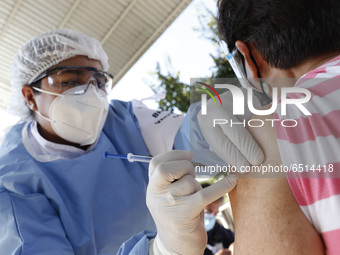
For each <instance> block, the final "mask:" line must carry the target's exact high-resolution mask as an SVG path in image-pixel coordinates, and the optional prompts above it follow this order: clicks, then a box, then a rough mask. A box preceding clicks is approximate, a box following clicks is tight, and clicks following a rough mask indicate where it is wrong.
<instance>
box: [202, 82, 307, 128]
mask: <svg viewBox="0 0 340 255" xmlns="http://www.w3.org/2000/svg"><path fill="white" fill-rule="evenodd" d="M198 83H199V84H201V85H204V86H206V87H207V88H209V89H210V90H211V91H213V93H214V94H215V95H216V97H217V98H218V99H219V101H220V104H221V106H222V103H223V102H222V101H221V98H220V96H219V94H218V93H217V92H216V90H215V89H214V88H213V87H212V86H209V85H207V84H205V83H201V82H198ZM214 87H215V88H217V89H228V90H229V91H230V93H231V95H232V98H233V104H232V107H233V109H232V111H233V115H236V116H237V115H244V114H245V107H246V106H247V107H248V109H249V111H250V112H251V113H253V114H255V115H261V116H264V115H269V114H272V113H274V112H275V111H276V109H277V107H278V102H279V98H278V88H273V89H272V104H271V107H270V108H269V109H265V110H259V109H256V108H255V107H254V102H253V89H252V88H247V89H246V90H247V94H248V96H247V98H248V100H247V104H245V96H244V94H243V92H244V91H243V90H242V89H240V88H239V87H237V86H235V85H231V84H215V86H214ZM199 89H201V90H203V91H205V92H206V93H207V94H208V95H209V96H210V97H211V98H212V100H213V101H214V103H215V105H217V102H216V100H215V98H214V96H213V95H212V94H211V93H210V92H209V91H208V90H206V89H202V88H199ZM289 93H302V94H304V95H305V96H304V97H301V98H287V95H288V94H289ZM310 99H311V93H310V91H309V90H307V89H304V88H297V87H286V88H281V97H280V100H281V103H280V105H281V109H280V110H281V112H280V113H281V115H282V116H285V115H287V105H295V107H297V108H298V109H299V110H300V111H301V112H302V113H303V114H304V115H312V114H311V113H310V112H309V111H308V110H307V109H306V107H305V106H304V105H303V104H304V103H307V102H308V101H309V100H310ZM201 114H202V115H207V95H206V94H202V95H201ZM266 121H270V122H272V126H274V122H275V121H280V122H281V124H282V126H283V127H295V126H297V121H296V120H293V119H284V120H278V119H266ZM256 122H257V125H255V124H254V123H256ZM228 123H230V124H231V126H232V124H234V125H236V124H243V125H244V126H246V123H245V120H244V121H243V122H241V123H235V122H234V123H233V122H232V120H227V119H214V121H213V126H214V127H215V125H224V124H228ZM289 123H290V124H289ZM248 125H249V126H251V127H261V126H263V125H264V121H263V120H260V119H251V120H249V121H248Z"/></svg>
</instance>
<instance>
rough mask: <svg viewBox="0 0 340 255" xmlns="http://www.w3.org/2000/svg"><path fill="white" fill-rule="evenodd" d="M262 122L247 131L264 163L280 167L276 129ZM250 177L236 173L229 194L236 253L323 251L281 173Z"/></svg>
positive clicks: (314, 252) (319, 241)
mask: <svg viewBox="0 0 340 255" xmlns="http://www.w3.org/2000/svg"><path fill="white" fill-rule="evenodd" d="M266 118H267V119H268V116H266V117H262V116H261V117H259V116H256V119H263V120H264V119H266ZM264 122H265V126H263V127H261V128H248V130H249V131H250V132H251V133H252V134H253V136H254V138H255V139H256V140H257V142H258V143H259V145H260V146H261V147H262V149H263V151H264V153H265V155H266V158H265V161H264V162H263V165H268V164H271V165H278V166H280V165H281V158H280V154H279V150H278V146H277V141H276V135H275V130H274V128H273V127H272V126H271V125H272V124H271V122H268V121H264ZM250 176H251V175H249V174H246V175H239V179H238V184H237V186H236V188H235V189H234V190H233V191H232V192H230V193H229V196H230V201H231V206H232V210H233V215H234V221H235V251H236V254H237V255H242V254H261V255H262V254H270V255H272V254H309V255H310V254H323V250H324V248H323V244H322V241H321V239H320V237H319V235H318V234H317V232H316V231H315V229H314V228H313V226H312V225H311V224H310V223H309V221H308V220H307V218H306V217H305V216H304V214H303V212H302V211H301V209H300V207H299V205H298V204H297V202H296V200H295V198H294V196H293V194H292V192H291V190H290V187H289V184H288V182H287V179H286V178H285V175H284V173H283V174H279V175H277V176H276V177H273V176H272V175H271V176H268V175H262V174H257V175H256V176H254V177H256V178H249V177H250Z"/></svg>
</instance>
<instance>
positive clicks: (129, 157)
mask: <svg viewBox="0 0 340 255" xmlns="http://www.w3.org/2000/svg"><path fill="white" fill-rule="evenodd" d="M151 159H152V157H148V156H140V155H133V154H132V153H128V154H127V160H129V161H130V162H150V161H151Z"/></svg>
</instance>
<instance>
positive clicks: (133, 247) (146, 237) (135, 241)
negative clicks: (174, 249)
mask: <svg viewBox="0 0 340 255" xmlns="http://www.w3.org/2000/svg"><path fill="white" fill-rule="evenodd" d="M155 237H156V233H155V232H149V231H142V232H140V233H138V234H137V235H135V236H133V237H131V238H130V239H129V240H127V241H126V242H125V243H123V245H122V246H121V247H120V249H119V251H118V253H117V255H128V254H129V255H146V254H149V241H150V240H152V239H153V238H155Z"/></svg>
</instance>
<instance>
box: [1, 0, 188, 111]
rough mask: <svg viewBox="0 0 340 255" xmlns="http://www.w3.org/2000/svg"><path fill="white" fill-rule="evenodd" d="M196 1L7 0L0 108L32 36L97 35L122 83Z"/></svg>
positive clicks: (3, 2)
mask: <svg viewBox="0 0 340 255" xmlns="http://www.w3.org/2000/svg"><path fill="white" fill-rule="evenodd" d="M190 2H191V0H1V1H0V63H1V65H0V66H1V68H0V109H5V108H6V106H7V103H8V100H9V98H10V95H11V86H10V82H9V73H10V68H11V64H12V61H13V57H14V54H15V53H16V52H17V50H18V49H19V48H20V47H21V45H22V44H23V43H24V42H26V41H27V40H28V39H29V38H31V37H32V36H35V35H37V34H40V33H42V32H44V31H46V30H49V29H52V28H70V29H74V30H78V31H80V32H83V33H86V34H88V35H90V36H92V37H95V38H97V39H98V40H100V41H101V43H102V44H103V47H104V49H105V51H106V53H107V54H108V56H109V64H110V69H109V71H110V72H111V73H113V74H114V75H115V79H114V83H115V84H116V83H117V82H118V81H119V80H120V79H121V78H122V77H123V75H124V74H125V73H126V72H127V71H128V70H129V69H130V68H131V67H132V66H133V64H134V63H135V62H136V61H137V60H138V59H139V58H140V57H141V56H142V55H143V54H144V52H145V51H146V50H147V49H148V48H149V47H150V46H151V45H152V44H153V43H154V42H155V41H156V40H157V38H158V37H159V36H160V35H161V34H162V33H163V32H164V30H165V29H166V28H167V27H168V26H169V25H170V24H171V23H172V22H173V21H174V20H175V19H176V18H177V17H178V15H179V14H180V13H181V12H182V11H183V10H184V9H185V8H186V7H187V6H188V5H189V3H190Z"/></svg>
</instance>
